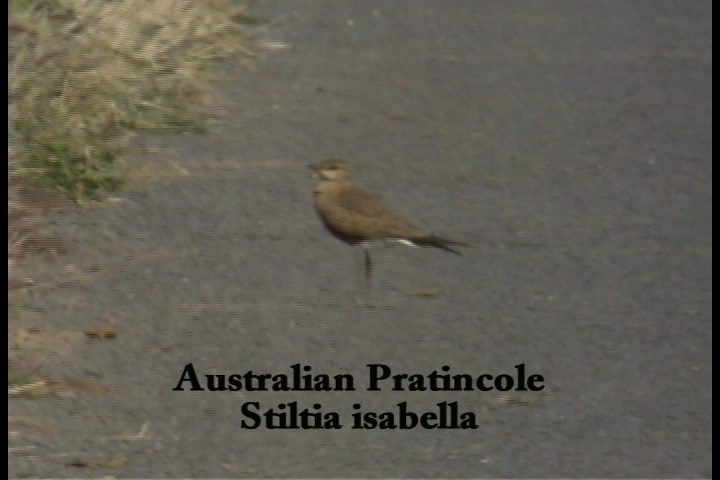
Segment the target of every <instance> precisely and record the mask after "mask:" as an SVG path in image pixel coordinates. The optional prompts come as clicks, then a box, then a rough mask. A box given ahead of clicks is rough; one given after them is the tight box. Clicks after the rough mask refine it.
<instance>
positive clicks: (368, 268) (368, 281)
mask: <svg viewBox="0 0 720 480" xmlns="http://www.w3.org/2000/svg"><path fill="white" fill-rule="evenodd" d="M363 253H364V258H363V263H364V266H365V287H366V288H367V290H368V291H370V289H371V288H372V266H373V265H372V258H371V257H370V250H368V249H367V248H364V249H363Z"/></svg>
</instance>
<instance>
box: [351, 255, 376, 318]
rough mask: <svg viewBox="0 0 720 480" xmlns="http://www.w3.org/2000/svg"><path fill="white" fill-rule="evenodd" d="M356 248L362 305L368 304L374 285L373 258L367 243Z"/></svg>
mask: <svg viewBox="0 0 720 480" xmlns="http://www.w3.org/2000/svg"><path fill="white" fill-rule="evenodd" d="M354 250H355V275H356V282H357V283H356V285H357V287H356V288H357V292H358V300H359V303H360V304H361V305H363V306H368V305H370V296H371V295H370V294H371V285H372V258H371V257H370V250H369V247H367V246H365V245H360V246H356V247H355V248H354Z"/></svg>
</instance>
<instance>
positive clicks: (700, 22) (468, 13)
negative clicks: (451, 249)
mask: <svg viewBox="0 0 720 480" xmlns="http://www.w3.org/2000/svg"><path fill="white" fill-rule="evenodd" d="M251 13H252V14H255V15H257V16H260V17H263V18H267V19H270V20H271V21H272V22H271V24H270V25H267V26H265V27H264V31H263V33H261V34H260V35H261V37H262V39H263V41H264V43H265V45H266V46H268V47H270V48H271V49H270V50H268V51H267V53H266V54H265V55H263V56H262V57H261V58H260V59H258V61H257V62H256V64H255V68H254V70H253V71H250V70H247V69H244V68H241V67H228V68H227V71H226V74H227V79H228V81H227V82H226V84H225V85H224V86H223V90H222V92H221V93H222V96H223V98H224V99H225V103H226V105H227V108H226V112H225V113H224V114H223V115H222V116H221V117H220V119H221V122H220V124H219V125H217V126H215V127H214V128H213V129H212V130H211V132H209V133H207V134H188V135H176V136H157V137H151V138H145V139H142V140H141V145H142V146H145V147H152V148H151V152H150V153H146V154H145V155H144V157H145V158H144V159H143V161H147V162H148V165H150V166H153V168H154V170H152V171H153V172H155V174H154V178H153V179H152V181H149V182H141V183H137V184H136V185H135V186H134V187H133V188H131V189H130V190H128V191H126V192H122V193H120V194H117V195H114V196H113V197H114V199H115V200H116V201H111V202H107V203H105V204H103V205H101V206H98V207H96V208H85V209H80V210H74V211H67V212H64V213H60V214H57V215H54V216H52V217H50V218H49V219H48V222H49V224H48V227H47V228H48V229H49V230H50V231H52V232H53V233H54V234H56V235H58V236H59V237H61V238H64V239H66V240H67V241H68V243H70V244H71V245H72V246H73V247H72V249H71V251H70V252H69V253H68V254H67V255H64V256H60V257H58V258H57V259H56V260H54V261H52V262H49V263H48V262H41V261H39V260H37V261H30V262H24V263H22V264H21V265H20V266H19V267H18V272H17V274H18V275H20V276H22V275H26V276H29V277H32V278H33V280H34V281H35V287H33V289H34V291H33V293H32V308H29V309H28V310H27V312H25V313H24V314H23V315H20V317H19V318H18V319H15V320H13V321H11V323H10V331H11V334H13V332H14V331H15V330H16V329H18V328H22V329H26V330H25V332H26V334H25V337H26V338H25V339H24V341H25V342H26V349H29V350H32V348H35V350H34V351H33V352H31V353H32V355H29V358H30V359H31V361H32V362H35V363H36V364H37V365H38V366H39V367H41V369H42V371H43V372H44V373H45V374H46V375H48V376H50V377H52V378H57V379H60V378H73V379H82V380H84V381H86V382H93V383H96V384H99V385H103V386H107V387H110V388H112V391H111V392H109V393H103V392H101V391H95V390H93V389H91V388H88V389H86V390H90V391H85V390H83V389H79V392H76V394H75V395H73V396H67V398H53V397H51V398H34V399H27V398H19V397H18V398H16V397H13V398H11V399H10V412H11V415H12V416H13V417H14V418H15V421H16V423H14V424H11V425H10V427H9V430H10V431H11V432H13V433H12V436H11V438H10V447H11V453H10V454H9V461H10V474H11V475H12V476H13V477H16V478H18V477H26V476H50V477H95V478H96V477H103V476H114V477H117V478H124V477H211V478H222V477H543V478H545V477H603V478H605V477H623V478H629V477H643V478H647V477H681V478H695V477H708V478H709V477H712V431H711V423H712V406H711V405H712V267H711V265H712V181H711V178H712V106H711V105H712V5H711V2H710V1H684V2H678V1H656V0H653V1H633V2H615V1H592V2H590V1H556V2H540V1H517V2H512V1H503V2H478V1H474V0H466V1H460V0H451V1H442V2H441V1H430V0H422V1H421V0H416V1H409V0H401V1H390V2H387V1H379V0H364V1H362V2H350V1H338V2H333V1H320V0H305V1H293V2H282V1H277V0H268V1H265V2H261V3H258V4H256V5H255V6H254V7H252V10H251ZM327 157H341V158H343V159H345V160H346V161H347V162H348V164H349V165H351V167H352V168H353V175H354V179H355V180H356V182H357V183H359V184H361V185H363V186H364V187H365V188H367V189H369V190H371V191H373V192H374V193H376V194H377V195H379V196H381V197H382V198H383V199H384V200H385V201H387V203H389V204H391V205H393V207H394V208H395V209H396V210H398V211H400V212H402V213H403V214H404V215H405V216H407V217H409V218H410V219H412V220H413V221H414V222H415V223H417V224H419V225H421V226H423V227H425V228H427V229H429V230H432V231H433V232H434V233H436V234H438V235H442V236H446V237H449V238H452V239H456V240H459V241H463V242H466V243H469V244H471V245H472V246H471V247H468V248H463V255H462V256H456V255H453V254H450V253H447V252H443V251H441V250H436V249H425V248H423V249H410V248H389V249H385V250H380V251H377V252H375V253H374V260H375V264H376V271H375V276H374V279H373V280H374V285H373V288H372V292H371V295H372V302H373V306H372V307H367V306H365V307H362V306H359V304H358V301H357V297H358V282H357V278H356V277H357V275H356V269H355V264H354V258H353V250H352V249H351V248H350V247H348V246H347V245H345V244H343V243H341V242H339V241H338V240H336V239H335V238H333V237H332V236H330V235H328V234H327V233H326V232H325V231H324V229H323V227H322V224H321V223H320V221H319V219H318V218H317V216H316V214H315V212H314V211H313V208H312V191H313V188H314V185H315V180H314V179H312V178H311V176H310V172H309V170H308V169H307V164H308V163H310V162H315V161H318V160H320V159H323V158H327ZM97 325H112V326H115V327H117V328H118V330H119V332H118V334H117V337H116V338H107V339H98V338H87V337H85V336H84V335H82V334H81V333H78V332H80V331H81V330H82V329H84V328H87V327H90V326H97ZM43 338H44V340H42V339H43ZM33 342H35V343H33ZM43 342H45V343H43ZM26 353H27V352H26ZM28 361H30V360H28ZM190 363H192V364H193V367H194V370H195V373H196V374H197V377H198V382H199V383H200V384H201V385H200V386H202V387H204V388H205V391H190V387H191V386H192V384H193V382H192V381H191V378H190V374H189V372H188V371H186V370H185V366H186V365H188V364H190ZM295 364H299V365H300V367H298V368H301V369H302V368H303V367H304V366H308V367H310V369H311V371H310V372H309V373H310V374H312V375H315V376H314V377H312V378H313V381H315V382H320V383H319V384H318V385H320V386H322V385H323V378H324V377H322V376H321V375H322V374H326V375H329V377H328V379H329V383H327V384H325V385H326V386H327V385H330V386H331V387H333V386H336V385H335V384H334V383H333V382H334V381H335V375H341V374H343V375H349V376H351V379H352V380H353V381H354V388H355V390H354V391H347V390H340V391H337V390H335V391H310V392H308V391H279V392H277V391H249V390H248V389H247V388H246V387H247V383H246V382H247V381H248V376H242V375H243V374H245V373H246V372H248V371H252V372H254V373H255V374H272V375H288V376H289V378H288V381H289V382H292V369H291V365H295ZM369 364H382V365H386V366H387V367H388V368H389V369H390V370H391V372H392V375H398V374H407V375H419V377H408V378H407V379H403V378H399V381H400V382H403V384H402V386H403V387H404V389H403V390H393V384H392V383H390V381H391V380H392V379H390V380H383V381H382V382H381V383H380V384H379V387H380V390H378V391H376V390H373V391H369V390H368V387H369V380H370V378H369V374H370V368H369V367H368V366H367V365H369ZM521 364H523V365H524V369H525V375H526V377H529V376H530V375H540V376H542V382H538V383H537V384H536V386H537V385H542V386H543V387H544V388H543V389H542V390H540V391H531V390H530V389H526V390H518V389H517V388H515V387H517V386H518V383H519V382H520V380H519V378H517V377H518V372H517V368H516V367H515V366H516V365H521ZM443 366H447V367H449V374H451V375H455V374H467V375H470V376H471V377H472V378H473V379H474V380H473V384H474V385H475V386H476V387H477V384H476V383H475V379H477V377H479V376H481V375H492V376H493V380H492V381H488V380H489V377H482V378H481V379H480V383H481V386H483V385H484V386H494V385H495V383H494V382H495V381H497V380H496V379H495V378H494V377H498V376H500V375H507V376H505V377H500V380H499V381H497V382H498V385H499V386H500V387H501V388H507V387H508V386H509V384H510V382H511V381H512V382H513V386H514V388H513V389H511V390H508V391H501V390H498V389H494V390H488V391H482V390H478V389H477V388H474V389H472V390H469V391H431V390H429V387H430V383H429V382H430V377H431V376H432V375H431V374H432V372H434V371H436V372H437V375H442V374H445V373H446V372H445V371H443V370H442V368H443ZM375 368H376V370H377V371H383V372H384V369H382V368H381V367H375ZM301 373H302V374H303V375H304V374H307V373H308V372H306V371H305V370H302V372H301ZM210 374H217V375H225V376H226V377H227V378H226V380H227V385H226V386H230V385H231V383H230V375H233V374H236V375H240V376H239V377H234V381H235V382H236V383H235V384H233V386H238V384H237V381H243V382H245V383H243V384H242V385H243V386H244V387H245V388H241V389H240V390H238V391H230V390H226V391H209V389H208V381H207V379H206V377H205V375H210ZM437 375H435V376H436V377H437ZM181 378H184V379H185V380H186V381H184V382H182V384H181V386H182V387H184V390H183V391H174V390H173V389H174V388H176V387H177V386H178V383H180V380H181ZM212 378H213V381H214V382H215V381H218V380H219V378H216V377H212ZM343 378H348V377H343ZM276 380H277V381H278V382H279V381H281V380H280V379H276ZM526 380H527V379H526ZM536 380H537V377H536ZM251 381H252V380H251ZM412 382H414V386H415V388H416V389H417V388H420V386H422V385H421V383H422V382H424V385H425V387H426V388H428V389H427V390H425V391H422V390H415V391H413V390H411V389H410V388H411V387H410V383H412ZM96 390H97V389H96ZM292 402H296V403H294V404H293V405H294V406H297V408H298V409H300V410H302V409H309V412H310V413H313V412H321V413H322V415H323V422H325V421H328V422H330V424H332V423H333V421H331V420H332V419H333V418H335V420H334V421H335V422H336V423H338V424H339V426H340V427H341V428H334V429H301V428H298V429H271V428H268V425H267V423H266V417H265V416H261V415H258V413H260V414H262V413H263V412H265V411H267V410H269V409H271V408H274V410H275V412H276V413H281V412H285V413H286V414H287V412H289V411H290V410H291V409H292V408H294V407H291V406H288V404H290V403H292ZM443 402H445V403H443ZM455 402H456V403H455ZM280 404H283V405H284V406H285V407H284V409H281V407H279V405H280ZM316 404H319V405H320V407H318V408H316V407H314V405H316ZM356 404H358V405H359V407H357V408H356V407H355V405H356ZM438 404H441V406H438ZM451 404H452V405H451ZM398 405H401V406H398ZM453 405H454V406H453ZM455 407H456V408H457V410H458V415H460V414H465V416H464V417H463V419H464V420H463V422H465V424H466V425H465V426H475V427H477V428H467V429H460V428H425V427H433V426H437V423H438V422H440V421H441V420H440V419H439V418H438V419H436V420H432V418H430V417H431V416H426V417H425V419H426V421H425V423H426V425H425V427H423V426H422V425H418V426H416V427H415V428H406V429H400V428H395V429H391V428H385V429H381V428H370V427H372V426H373V421H372V418H375V419H376V423H377V425H376V427H379V426H381V425H382V426H385V427H388V426H392V425H393V422H394V423H395V424H396V425H395V426H399V425H400V423H401V421H405V422H406V426H407V422H411V418H412V417H411V416H410V415H409V414H408V413H407V412H405V413H404V414H402V412H401V410H402V409H404V410H406V411H411V412H413V413H414V414H417V415H422V414H424V413H431V412H437V413H436V416H438V417H439V416H440V415H441V413H439V410H441V409H446V410H448V409H452V408H455ZM383 412H388V413H387V414H383ZM335 414H336V417H335ZM354 414H355V415H358V416H359V417H360V419H361V420H360V426H363V427H367V428H353V426H354V422H355V418H356V417H354V416H353V415H354ZM374 415H375V417H373V416H374ZM442 415H446V416H452V415H453V413H452V412H450V413H447V414H442ZM391 417H392V418H391ZM401 417H402V418H401ZM313 418H314V417H313ZM18 419H20V420H21V421H18ZM23 419H24V420H23ZM328 419H329V420H328ZM271 420H272V421H273V422H279V421H280V416H275V417H273V418H272V419H271ZM366 420H367V421H366ZM267 421H269V420H267ZM287 421H288V422H290V420H287ZM443 421H446V422H449V423H452V419H449V417H448V418H445V419H444V420H443ZM243 422H245V426H243ZM383 422H384V423H383ZM418 422H419V420H418ZM460 423H462V422H459V423H458V425H459V424H460ZM255 425H257V426H258V427H259V428H249V427H250V426H255Z"/></svg>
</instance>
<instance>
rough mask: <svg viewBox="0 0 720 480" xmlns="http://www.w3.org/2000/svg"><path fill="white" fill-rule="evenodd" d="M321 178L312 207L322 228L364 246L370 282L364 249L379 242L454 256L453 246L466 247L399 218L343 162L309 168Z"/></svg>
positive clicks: (323, 162)
mask: <svg viewBox="0 0 720 480" xmlns="http://www.w3.org/2000/svg"><path fill="white" fill-rule="evenodd" d="M310 168H311V169H312V170H313V171H314V172H315V174H316V175H317V176H318V177H319V178H320V183H319V184H318V186H317V187H316V188H315V208H316V210H317V212H318V214H319V215H320V218H321V219H322V221H323V223H324V224H325V227H327V229H328V230H329V231H330V233H332V234H333V235H335V236H336V237H337V238H339V239H340V240H343V241H344V242H346V243H349V244H351V245H360V246H361V247H363V251H364V255H365V276H366V279H368V281H369V277H370V270H371V260H370V254H369V252H368V250H367V248H366V247H368V246H372V245H375V244H378V243H385V244H402V245H408V246H416V247H418V246H428V247H436V248H441V249H443V250H447V251H448V252H452V253H455V254H458V255H459V254H460V252H459V251H457V250H455V249H454V248H452V246H467V244H465V243H462V242H456V241H454V240H448V239H447V238H443V237H439V236H437V235H433V234H432V233H430V232H427V231H425V230H423V229H421V228H419V227H417V226H415V225H413V224H412V223H410V222H409V221H407V220H405V219H404V218H402V217H401V216H400V215H398V214H397V213H395V212H394V211H393V210H391V209H390V208H388V207H387V206H385V205H384V204H383V203H382V202H381V201H380V200H378V199H377V198H376V197H374V196H373V195H372V194H370V193H369V192H367V191H366V190H364V189H362V188H360V187H358V186H357V185H355V184H353V183H352V182H351V181H350V180H349V179H348V178H349V173H348V169H347V165H346V164H345V162H343V161H342V160H338V159H334V158H331V159H328V160H323V161H321V162H319V163H316V164H313V165H310Z"/></svg>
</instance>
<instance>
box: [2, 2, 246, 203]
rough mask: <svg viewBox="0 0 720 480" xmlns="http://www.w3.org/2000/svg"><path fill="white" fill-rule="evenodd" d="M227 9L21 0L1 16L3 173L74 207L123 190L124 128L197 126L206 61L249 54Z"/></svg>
mask: <svg viewBox="0 0 720 480" xmlns="http://www.w3.org/2000/svg"><path fill="white" fill-rule="evenodd" d="M247 18H248V17H246V16H245V15H244V14H243V12H242V11H241V10H239V9H238V7H237V5H235V4H234V3H233V2H231V1H228V0H205V1H202V2H196V1H192V0H105V1H98V0H93V1H90V0H46V1H43V0H28V1H19V0H18V1H16V2H13V4H12V8H11V11H10V19H9V27H8V31H9V35H10V40H9V46H8V49H9V75H10V76H9V78H10V80H9V85H8V87H9V137H10V144H11V145H12V148H10V149H9V169H10V172H11V175H12V176H13V177H22V178H30V179H32V181H33V183H35V184H38V185H41V186H44V187H48V188H51V189H53V190H57V191H60V192H62V193H63V194H64V195H66V196H68V197H69V198H71V199H73V200H74V201H76V202H82V201H86V200H88V199H96V198H99V197H100V196H102V194H103V193H104V192H107V191H110V190H113V189H116V188H117V187H118V186H120V185H121V183H122V179H123V175H122V172H121V171H120V169H119V163H120V159H121V156H122V154H123V152H124V151H125V149H126V145H127V140H128V138H129V135H130V134H131V133H132V132H133V131H137V130H149V131H175V130H182V129H188V128H202V126H203V117H204V114H205V113H207V106H208V105H209V101H208V98H207V96H206V95H205V92H207V90H208V82H209V80H210V79H211V77H210V75H209V73H208V65H209V62H210V61H211V60H213V59H217V58H223V57H237V58H248V57H250V56H251V55H252V53H251V51H250V50H249V48H248V43H249V42H248V40H247V36H246V35H245V32H244V30H243V28H244V27H243V25H244V24H247V21H246V20H247Z"/></svg>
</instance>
